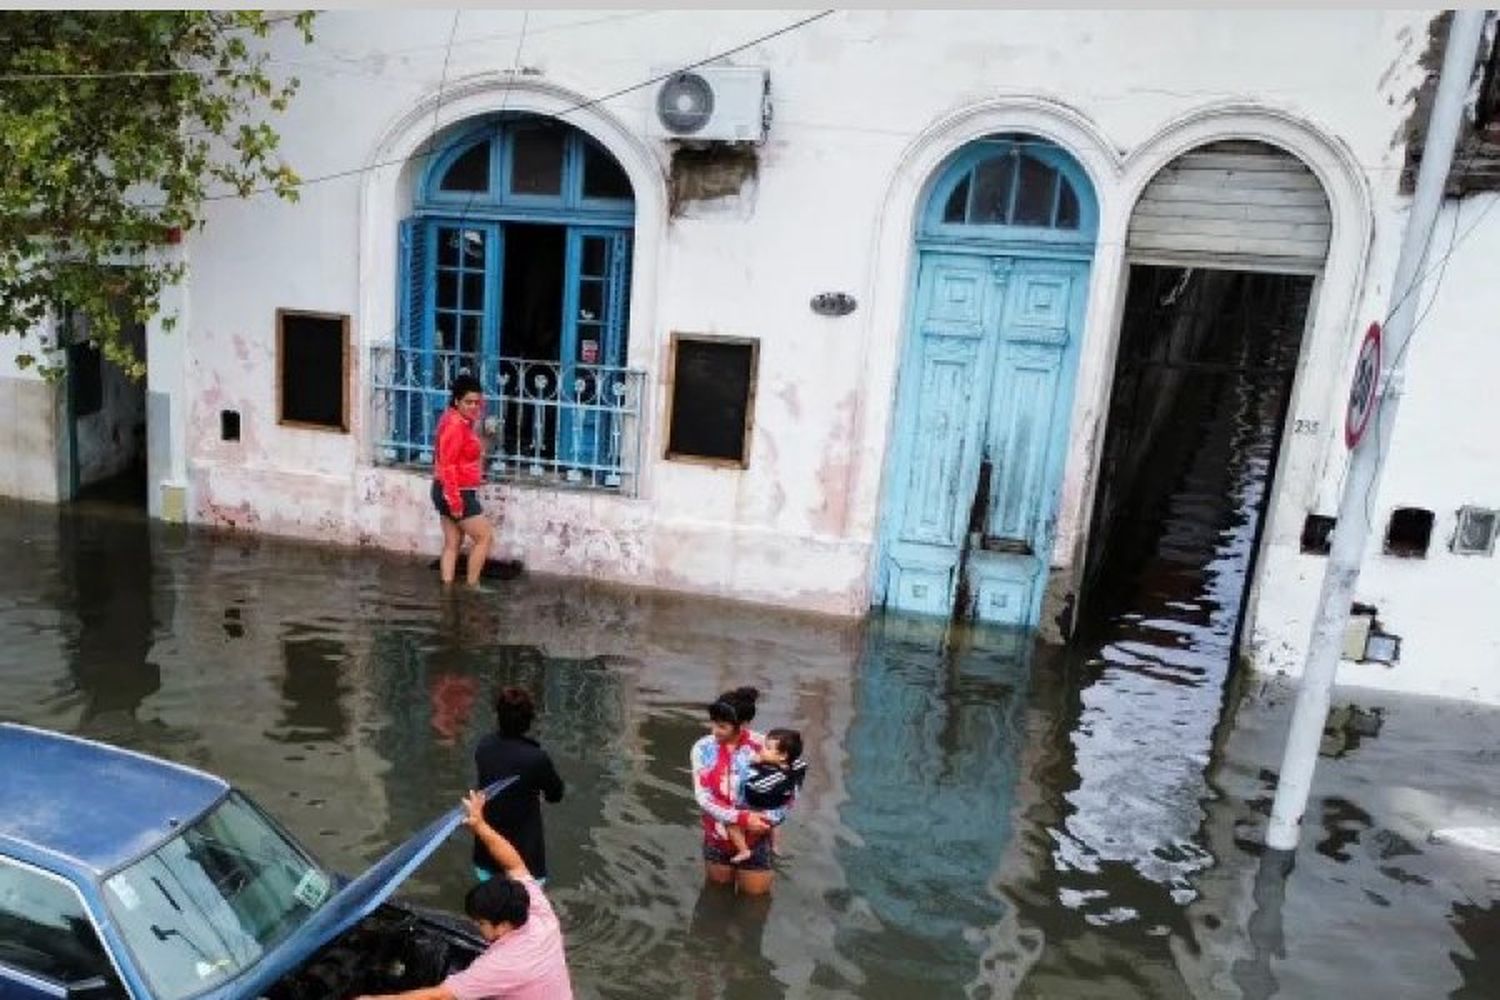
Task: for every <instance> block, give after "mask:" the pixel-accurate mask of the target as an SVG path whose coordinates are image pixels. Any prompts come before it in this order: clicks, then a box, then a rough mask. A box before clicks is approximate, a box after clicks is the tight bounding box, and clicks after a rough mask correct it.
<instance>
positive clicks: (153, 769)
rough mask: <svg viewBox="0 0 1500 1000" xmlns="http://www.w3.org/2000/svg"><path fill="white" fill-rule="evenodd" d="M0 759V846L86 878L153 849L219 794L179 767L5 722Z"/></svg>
mask: <svg viewBox="0 0 1500 1000" xmlns="http://www.w3.org/2000/svg"><path fill="white" fill-rule="evenodd" d="M0 761H4V762H5V766H3V767H0V852H3V853H5V854H7V855H10V856H14V857H22V858H27V859H28V860H32V861H42V860H43V859H44V858H46V857H49V856H50V858H51V859H53V860H55V861H60V862H63V863H65V864H68V865H70V866H72V867H75V868H79V869H84V870H86V871H88V872H92V873H93V874H95V875H98V874H103V873H107V872H110V871H112V870H114V869H115V868H118V867H120V866H121V865H123V864H125V863H127V862H129V861H132V860H134V859H135V858H138V857H140V856H141V855H142V854H145V853H146V852H148V851H150V850H152V849H153V848H155V847H157V846H158V845H159V844H161V843H162V842H163V841H165V840H167V839H168V838H169V837H170V836H171V835H172V834H173V833H175V832H176V830H177V828H178V826H179V825H181V824H183V823H186V822H188V821H190V820H192V819H195V818H197V817H198V816H199V815H201V814H202V813H203V812H204V811H205V810H206V809H208V808H209V807H210V806H212V805H213V804H214V803H215V802H217V801H218V800H219V799H221V798H222V797H223V796H224V795H225V794H226V793H227V792H228V791H229V785H228V784H227V783H226V782H225V781H223V780H222V779H220V778H216V777H214V776H213V775H210V774H204V773H203V772H202V771H196V770H194V769H193V768H190V767H184V766H183V765H181V764H174V763H172V762H170V761H165V760H160V759H158V758H156V757H149V756H147V755H145V754H140V753H136V752H134V751H132V750H124V749H121V748H120V747H113V746H108V745H106V744H103V743H95V742H94V741H92V740H86V739H82V738H81V737H77V736H67V735H64V734H62V733H54V732H49V731H47V730H44V729H34V728H32V727H30V726H21V725H16V724H14V723H0Z"/></svg>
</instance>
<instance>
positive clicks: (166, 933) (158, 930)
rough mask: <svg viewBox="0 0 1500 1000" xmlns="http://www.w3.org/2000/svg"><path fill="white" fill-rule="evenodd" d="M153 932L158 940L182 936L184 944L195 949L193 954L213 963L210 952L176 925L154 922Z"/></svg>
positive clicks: (210, 963)
mask: <svg viewBox="0 0 1500 1000" xmlns="http://www.w3.org/2000/svg"><path fill="white" fill-rule="evenodd" d="M151 933H152V934H154V935H156V940H158V941H165V940H166V939H167V938H169V937H175V938H180V939H181V940H182V943H183V944H185V945H187V946H188V947H189V948H191V949H192V950H193V954H194V955H197V956H198V957H199V958H200V959H202V960H203V961H204V962H208V964H209V965H212V964H213V963H212V962H209V961H208V952H206V951H204V950H203V949H202V948H200V947H198V946H197V945H196V944H194V943H193V939H192V938H190V937H188V936H187V935H186V934H184V933H182V931H180V930H178V929H177V928H175V927H161V926H160V925H158V924H152V925H151Z"/></svg>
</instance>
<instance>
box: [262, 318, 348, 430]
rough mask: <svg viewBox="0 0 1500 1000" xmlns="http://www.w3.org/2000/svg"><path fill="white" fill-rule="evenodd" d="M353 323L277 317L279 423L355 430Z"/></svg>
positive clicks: (320, 428) (343, 320) (346, 320)
mask: <svg viewBox="0 0 1500 1000" xmlns="http://www.w3.org/2000/svg"><path fill="white" fill-rule="evenodd" d="M348 384H349V317H348V316H344V315H334V314H329V313H312V312H294V311H292V310H288V309H278V310H277V311H276V388H277V395H278V405H277V420H278V421H279V422H280V423H283V424H289V425H293V426H299V427H311V428H316V429H319V430H335V431H343V432H347V431H348V430H349V397H348Z"/></svg>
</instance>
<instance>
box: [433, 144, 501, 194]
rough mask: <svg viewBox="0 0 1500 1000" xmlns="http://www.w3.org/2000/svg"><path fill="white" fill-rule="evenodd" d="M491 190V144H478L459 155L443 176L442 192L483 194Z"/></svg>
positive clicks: (440, 185)
mask: <svg viewBox="0 0 1500 1000" xmlns="http://www.w3.org/2000/svg"><path fill="white" fill-rule="evenodd" d="M489 189H490V143H489V140H485V141H484V142H480V143H476V144H475V145H473V146H471V147H470V148H469V149H468V151H466V152H464V153H462V154H460V155H459V157H458V158H457V159H456V160H454V161H453V163H452V164H451V165H450V166H449V167H448V171H447V172H446V173H445V174H443V181H442V183H441V184H439V185H438V190H440V191H458V192H474V193H482V192H485V191H488V190H489Z"/></svg>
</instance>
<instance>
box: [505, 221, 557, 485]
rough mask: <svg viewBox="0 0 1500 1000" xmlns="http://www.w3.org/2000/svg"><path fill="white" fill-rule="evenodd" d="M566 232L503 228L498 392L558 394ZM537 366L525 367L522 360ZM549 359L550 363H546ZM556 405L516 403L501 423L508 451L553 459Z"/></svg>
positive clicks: (536, 395)
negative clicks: (503, 263) (501, 360)
mask: <svg viewBox="0 0 1500 1000" xmlns="http://www.w3.org/2000/svg"><path fill="white" fill-rule="evenodd" d="M566 254H567V230H566V229H565V228H564V227H562V226H545V225H524V224H520V223H512V224H510V225H507V226H506V227H505V279H504V280H505V284H504V288H505V294H504V295H503V296H502V297H501V300H500V354H501V356H502V357H504V358H506V359H507V360H506V361H504V362H502V363H501V369H500V379H501V386H500V389H501V392H502V393H503V394H504V395H506V396H509V397H512V398H519V399H522V400H524V399H527V398H533V399H556V398H558V386H557V385H556V382H557V378H558V369H557V367H556V362H557V361H558V360H559V359H560V357H561V356H562V335H563V286H564V280H565V275H566V271H565V263H566V261H565V258H566ZM528 361H536V362H541V364H538V365H535V366H529V365H527V364H526V363H525V362H528ZM549 362H550V363H549ZM557 415H558V408H557V407H556V406H530V405H526V404H525V403H524V402H523V403H522V404H521V405H520V406H517V407H515V408H514V409H513V410H512V412H511V413H510V414H508V419H507V421H506V425H505V432H504V433H505V442H504V446H503V450H504V451H506V452H507V453H511V454H518V455H527V456H540V457H542V458H544V459H550V458H553V457H554V456H555V454H556V445H557Z"/></svg>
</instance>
